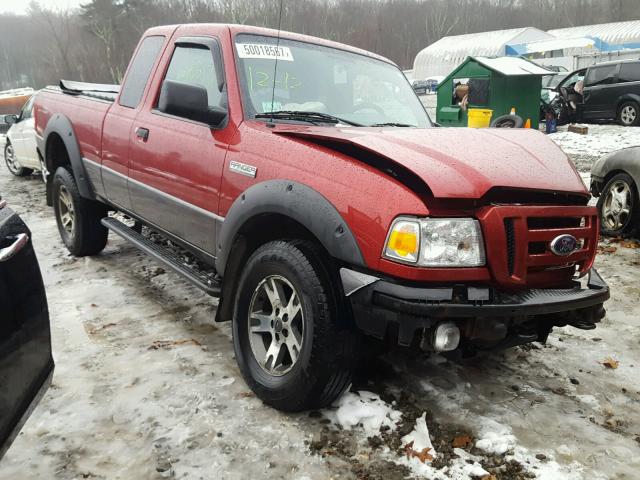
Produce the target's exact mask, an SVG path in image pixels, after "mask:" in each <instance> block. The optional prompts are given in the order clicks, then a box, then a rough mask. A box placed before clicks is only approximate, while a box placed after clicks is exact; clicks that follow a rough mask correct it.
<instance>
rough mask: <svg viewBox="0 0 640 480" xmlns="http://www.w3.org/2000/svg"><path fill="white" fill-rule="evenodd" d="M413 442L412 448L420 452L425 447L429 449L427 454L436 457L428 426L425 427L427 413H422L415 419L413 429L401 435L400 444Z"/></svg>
mask: <svg viewBox="0 0 640 480" xmlns="http://www.w3.org/2000/svg"><path fill="white" fill-rule="evenodd" d="M411 442H413V447H412V448H413V450H415V451H416V452H422V451H423V450H424V449H425V448H428V449H429V455H431V456H432V457H433V458H436V456H437V454H436V449H435V448H433V444H432V443H431V438H430V437H429V428H428V427H427V413H426V412H425V413H423V414H422V416H421V417H419V418H417V419H416V426H415V427H413V431H412V432H411V433H409V434H407V435H405V436H404V437H402V445H403V446H404V445H408V444H409V443H411Z"/></svg>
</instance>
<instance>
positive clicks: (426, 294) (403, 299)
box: [340, 268, 609, 346]
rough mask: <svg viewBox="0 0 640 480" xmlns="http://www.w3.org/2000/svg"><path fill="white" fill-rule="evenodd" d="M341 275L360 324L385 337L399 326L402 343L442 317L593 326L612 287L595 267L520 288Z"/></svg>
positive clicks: (353, 273)
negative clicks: (558, 283) (577, 277)
mask: <svg viewBox="0 0 640 480" xmlns="http://www.w3.org/2000/svg"><path fill="white" fill-rule="evenodd" d="M340 275H341V278H342V284H343V288H344V292H345V295H346V296H347V298H348V299H349V301H350V303H351V307H352V310H353V314H354V319H355V322H356V325H357V326H358V328H360V329H361V330H362V331H364V332H365V333H366V334H369V335H372V336H374V337H377V338H381V339H382V338H385V337H386V336H387V334H388V333H389V332H390V330H393V331H396V332H397V337H398V344H400V345H403V346H408V345H410V344H411V343H412V341H413V339H414V338H415V335H416V333H417V332H418V331H423V330H425V329H429V328H431V327H433V326H434V325H435V324H436V323H437V322H438V321H440V320H442V319H450V320H459V321H465V320H469V319H471V320H474V321H475V320H483V319H486V320H490V319H496V318H499V319H503V320H502V321H504V320H505V319H506V320H508V319H510V318H518V319H520V320H522V319H523V317H524V318H525V319H529V318H535V317H539V318H540V319H542V320H544V321H546V322H547V323H550V322H551V323H550V324H551V325H562V324H571V325H574V326H578V327H579V328H593V327H592V325H595V323H596V322H598V321H599V320H600V319H602V317H604V308H603V303H604V302H605V301H606V300H608V299H609V287H608V286H607V284H606V283H605V281H604V280H603V279H602V277H600V275H599V274H598V272H597V271H596V270H595V269H594V268H592V269H591V270H590V271H589V274H588V277H587V279H586V280H583V281H582V282H579V281H574V282H573V283H574V285H573V286H572V287H570V288H563V289H558V288H553V289H540V288H537V289H529V290H523V291H519V292H504V291H500V290H497V289H494V288H491V287H476V286H465V285H454V286H446V287H434V288H424V287H415V286H406V285H401V284H398V283H392V282H390V281H388V280H384V279H381V278H378V277H374V276H371V275H367V274H363V273H360V272H356V271H353V270H348V269H345V268H343V269H341V270H340Z"/></svg>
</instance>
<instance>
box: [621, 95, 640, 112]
mask: <svg viewBox="0 0 640 480" xmlns="http://www.w3.org/2000/svg"><path fill="white" fill-rule="evenodd" d="M624 102H636V103H637V104H638V105H640V95H636V94H635V93H625V94H624V95H620V97H619V98H618V105H617V106H616V115H617V114H618V110H620V106H621V105H622V104H623V103H624Z"/></svg>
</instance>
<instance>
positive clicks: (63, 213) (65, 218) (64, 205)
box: [58, 185, 75, 238]
mask: <svg viewBox="0 0 640 480" xmlns="http://www.w3.org/2000/svg"><path fill="white" fill-rule="evenodd" d="M58 211H59V215H60V223H61V224H62V228H64V231H65V232H66V233H67V235H68V236H69V238H73V227H74V225H75V210H74V208H73V199H72V198H71V194H70V193H69V190H67V187H65V186H64V185H60V190H59V191H58Z"/></svg>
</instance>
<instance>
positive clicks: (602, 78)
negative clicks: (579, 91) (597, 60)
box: [584, 65, 618, 87]
mask: <svg viewBox="0 0 640 480" xmlns="http://www.w3.org/2000/svg"><path fill="white" fill-rule="evenodd" d="M617 68H618V66H617V65H605V66H602V67H594V68H591V69H590V70H589V73H588V74H587V78H586V80H585V82H584V86H585V87H593V86H596V85H608V84H610V83H613V80H614V78H615V75H616V70H617Z"/></svg>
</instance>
